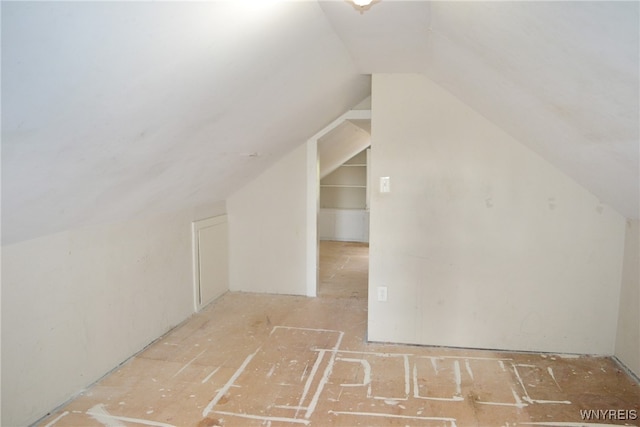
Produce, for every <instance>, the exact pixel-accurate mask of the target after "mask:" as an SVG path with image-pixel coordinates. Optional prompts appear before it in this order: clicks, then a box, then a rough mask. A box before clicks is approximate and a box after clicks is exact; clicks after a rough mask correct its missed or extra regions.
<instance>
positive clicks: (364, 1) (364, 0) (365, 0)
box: [353, 0, 373, 7]
mask: <svg viewBox="0 0 640 427" xmlns="http://www.w3.org/2000/svg"><path fill="white" fill-rule="evenodd" d="M372 1H373V0H353V3H354V4H355V5H356V6H360V7H364V6H369V5H370V4H371V2H372Z"/></svg>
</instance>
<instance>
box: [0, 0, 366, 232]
mask: <svg viewBox="0 0 640 427" xmlns="http://www.w3.org/2000/svg"><path fill="white" fill-rule="evenodd" d="M369 93H370V79H369V78H368V77H367V76H363V75H361V74H360V73H359V71H358V70H357V69H356V67H355V66H354V65H353V62H352V59H351V58H350V56H349V53H348V52H347V50H346V49H345V47H344V45H343V44H342V42H341V41H340V39H339V38H338V37H337V36H336V34H335V32H334V30H333V28H332V27H331V25H330V24H329V22H328V21H327V19H326V17H325V15H324V14H323V12H322V10H321V8H320V7H319V5H318V4H317V3H316V2H277V1H273V0H270V1H267V0H265V1H260V2H256V1H254V2H240V1H224V2H222V1H221V2H3V3H2V238H3V243H12V242H18V241H21V240H25V239H29V238H34V237H37V236H41V235H45V234H49V233H53V232H57V231H61V230H65V229H69V228H73V227H78V226H81V225H86V224H93V223H99V222H105V221H113V220H121V219H125V218H129V217H133V216H137V215H142V214H154V213H159V212H164V211H171V210H176V209H181V208H187V207H191V206H198V205H201V204H205V203H209V202H214V201H219V200H224V199H226V197H227V196H228V195H229V194H231V193H232V192H233V191H235V190H236V189H238V188H239V187H241V186H242V185H243V184H244V183H246V182H247V181H248V180H250V179H251V178H253V177H254V176H256V175H257V174H259V173H260V172H261V171H262V170H264V169H265V168H266V167H268V166H269V165H270V164H271V163H273V162H274V161H276V160H277V159H278V158H279V157H280V156H281V155H283V154H284V153H286V152H287V151H289V150H291V149H293V148H294V147H295V146H297V145H298V144H300V143H302V142H304V141H306V139H307V138H309V137H310V136H311V135H313V134H314V133H315V132H317V131H318V130H319V129H321V128H322V127H323V126H325V125H326V124H327V123H328V122H331V120H333V119H335V118H336V117H338V116H340V114H342V113H344V112H345V111H347V110H349V109H350V108H351V107H353V106H354V105H356V104H357V103H358V102H359V101H361V100H362V99H364V98H366V97H367V96H368V95H369Z"/></svg>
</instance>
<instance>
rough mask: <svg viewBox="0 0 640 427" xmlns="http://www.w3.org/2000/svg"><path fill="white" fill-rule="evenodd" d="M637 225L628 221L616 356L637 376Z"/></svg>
mask: <svg viewBox="0 0 640 427" xmlns="http://www.w3.org/2000/svg"><path fill="white" fill-rule="evenodd" d="M638 264H640V223H639V222H638V221H627V233H626V239H625V247H624V264H623V267H622V289H621V291H620V309H619V315H618V334H617V337H616V356H617V357H618V359H620V361H622V363H624V364H625V365H626V366H627V367H628V368H629V369H631V370H632V371H633V372H635V374H636V375H638V376H639V377H640V268H639V266H638Z"/></svg>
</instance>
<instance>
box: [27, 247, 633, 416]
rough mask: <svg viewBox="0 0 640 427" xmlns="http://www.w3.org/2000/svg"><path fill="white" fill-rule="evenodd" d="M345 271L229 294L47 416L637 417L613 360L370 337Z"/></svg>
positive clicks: (628, 384) (363, 305) (627, 381)
mask: <svg viewBox="0 0 640 427" xmlns="http://www.w3.org/2000/svg"><path fill="white" fill-rule="evenodd" d="M347 246H348V245H336V247H338V248H339V250H340V251H345V252H344V254H343V255H341V256H349V255H345V254H346V253H347V252H348V251H347V250H346V249H345V247H347ZM325 249H326V248H325ZM361 250H362V247H356V248H355V249H354V251H355V252H357V251H361ZM325 255H327V254H326V253H325ZM338 258H340V256H338V257H337V258H332V259H333V260H336V259H338ZM328 260H330V258H325V261H328ZM334 264H335V265H338V266H339V265H344V264H340V262H336V263H334ZM355 264H356V263H355V261H354V263H353V264H352V265H355ZM339 270H345V268H342V269H340V268H335V271H336V272H338V273H336V274H335V275H333V276H332V274H329V273H328V272H325V273H327V278H328V277H333V279H331V280H328V279H327V280H326V282H325V283H329V284H331V286H329V287H327V288H326V289H325V290H324V292H322V293H323V294H324V295H325V296H324V297H320V298H305V297H295V296H275V295H258V294H246V293H227V294H226V295H224V296H222V297H221V298H219V299H218V300H217V301H216V302H214V303H213V304H211V305H210V306H208V307H207V308H205V309H204V310H203V311H202V312H200V313H199V314H197V315H194V316H193V317H192V318H191V319H189V320H188V321H187V322H185V323H184V324H183V325H181V326H180V327H178V328H176V329H175V330H173V331H171V332H170V333H169V334H167V335H166V336H164V337H162V338H161V339H160V340H158V341H157V342H156V343H155V344H154V345H152V346H150V347H149V348H147V349H146V350H145V351H143V352H142V353H140V354H139V355H137V356H136V357H135V358H133V359H131V360H130V361H129V362H128V363H126V364H124V365H123V366H121V367H120V368H118V369H117V370H116V371H114V372H113V373H112V374H111V375H109V376H107V377H105V378H104V379H103V380H101V381H100V382H99V383H98V384H96V385H94V386H93V387H91V388H89V389H88V390H86V391H85V392H83V393H82V394H81V395H80V396H79V397H78V398H76V399H75V400H73V401H72V402H71V403H69V404H68V405H66V406H65V407H64V408H62V409H60V410H58V411H56V412H55V413H53V414H51V416H50V417H48V418H47V419H45V420H43V421H42V422H41V423H40V424H39V425H40V426H56V427H64V426H106V427H116V426H140V425H142V426H159V427H164V426H181V427H182V426H184V427H187V426H189V427H196V426H197V427H203V426H208V427H211V426H271V427H275V426H294V425H310V426H327V425H333V426H426V427H435V426H447V427H451V426H504V427H507V426H508V427H512V426H532V425H533V426H536V425H537V426H569V427H571V426H573V427H577V426H602V425H625V424H626V425H637V424H638V421H637V420H633V419H630V418H633V415H634V412H632V411H639V410H640V408H639V402H640V390H639V387H638V384H637V383H635V382H634V381H633V380H632V379H631V378H630V377H629V376H627V375H626V374H625V373H624V372H623V371H622V370H621V369H620V368H619V367H618V366H617V365H616V363H615V362H614V361H612V360H611V359H609V358H592V357H579V358H574V357H566V356H565V357H563V356H559V355H550V354H533V353H510V352H495V351H479V350H461V349H449V348H432V347H418V346H406V345H390V344H373V343H367V342H366V338H365V337H366V321H367V301H366V298H364V295H363V294H362V292H365V295H366V289H365V290H364V291H363V290H361V289H360V288H359V287H354V288H349V287H348V286H347V287H345V288H344V289H343V291H344V292H340V290H339V287H338V285H337V283H336V282H333V280H334V279H335V278H336V277H337V276H339V275H340V274H341V273H339ZM347 270H348V269H347ZM356 270H357V269H356ZM342 273H344V271H343V272H342ZM345 277H349V274H345ZM354 292H356V293H355V294H354ZM331 295H333V296H331ZM588 410H607V411H609V410H616V411H621V412H616V418H618V419H616V420H613V419H611V416H610V415H611V413H609V412H608V413H607V416H605V417H603V416H602V413H600V412H597V413H592V412H590V413H589V415H590V416H591V419H590V420H588V421H585V420H583V419H582V416H581V411H588ZM625 411H626V412H625ZM596 415H597V417H598V419H596ZM625 417H626V418H628V419H626V420H620V418H625Z"/></svg>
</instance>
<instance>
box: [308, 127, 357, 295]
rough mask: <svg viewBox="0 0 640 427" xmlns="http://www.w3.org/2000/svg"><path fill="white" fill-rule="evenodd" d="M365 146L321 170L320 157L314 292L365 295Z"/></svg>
mask: <svg viewBox="0 0 640 427" xmlns="http://www.w3.org/2000/svg"><path fill="white" fill-rule="evenodd" d="M367 136H368V134H367ZM319 142H320V143H322V141H319ZM369 150H370V149H369V147H368V144H367V146H366V148H364V149H362V150H361V151H359V152H357V153H356V154H355V155H353V156H352V157H350V158H349V159H347V160H346V161H345V162H344V163H342V164H339V165H338V166H337V167H335V165H334V166H333V167H332V168H331V169H333V170H331V169H329V170H327V168H325V169H324V173H322V171H323V168H322V157H320V165H321V167H320V170H321V175H320V177H321V179H320V193H319V208H320V209H319V211H318V237H319V245H318V250H319V257H318V261H319V262H318V266H319V269H318V292H317V295H318V296H321V297H334V298H359V299H367V296H368V287H369V173H368V170H369V168H368V163H369V155H370V154H369V153H370V151H369Z"/></svg>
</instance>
